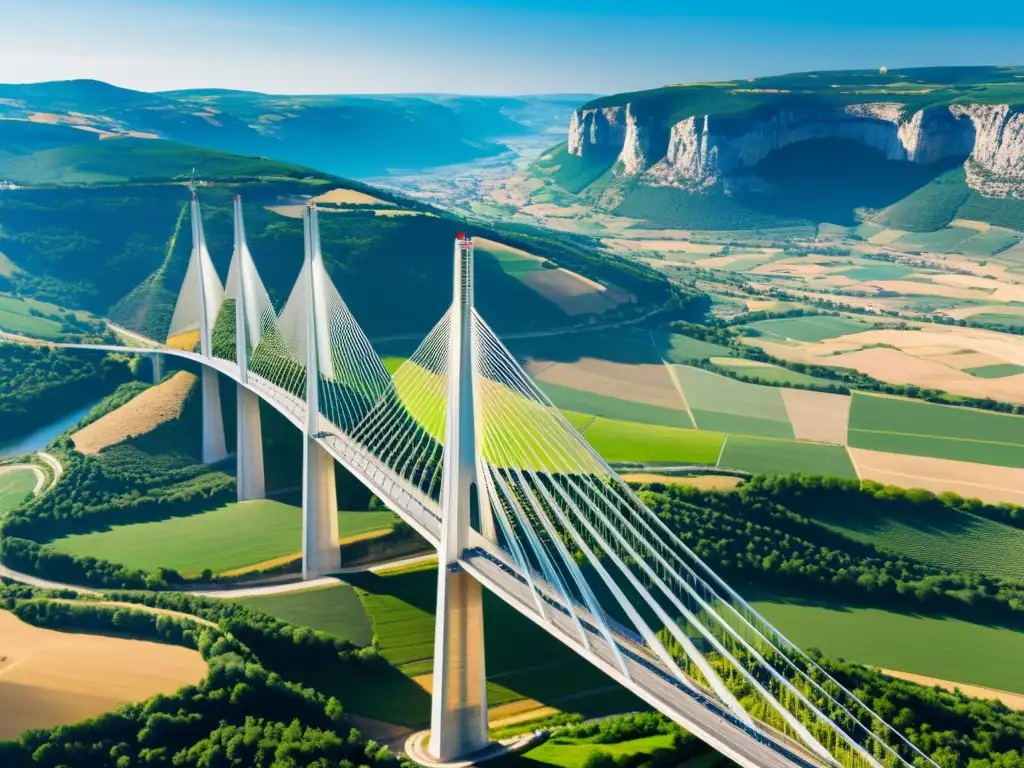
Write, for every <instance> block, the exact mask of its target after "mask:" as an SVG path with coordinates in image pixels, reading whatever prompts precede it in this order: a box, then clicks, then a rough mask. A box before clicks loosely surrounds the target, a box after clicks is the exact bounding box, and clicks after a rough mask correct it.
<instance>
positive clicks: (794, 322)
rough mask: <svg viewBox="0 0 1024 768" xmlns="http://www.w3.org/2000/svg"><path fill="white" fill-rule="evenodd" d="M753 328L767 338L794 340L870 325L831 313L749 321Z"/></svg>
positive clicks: (821, 337)
mask: <svg viewBox="0 0 1024 768" xmlns="http://www.w3.org/2000/svg"><path fill="white" fill-rule="evenodd" d="M746 327H747V328H753V329H755V330H756V331H758V332H759V333H760V334H763V335H765V336H768V337H769V338H776V339H783V340H795V341H823V340H825V339H835V338H837V337H839V336H846V335H847V334H850V333H860V332H861V331H867V330H870V328H871V325H870V324H868V323H865V322H864V321H862V320H851V319H849V318H846V317H833V316H832V315H810V316H807V317H785V318H781V319H778V320H760V321H758V322H756V323H750V324H749V325H748V326H746Z"/></svg>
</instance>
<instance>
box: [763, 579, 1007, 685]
mask: <svg viewBox="0 0 1024 768" xmlns="http://www.w3.org/2000/svg"><path fill="white" fill-rule="evenodd" d="M750 597H751V596H748V600H749V598H750ZM750 602H751V604H752V605H753V607H754V609H755V610H757V611H758V612H759V613H761V614H762V615H763V616H764V617H765V618H766V619H768V621H770V622H771V623H772V624H774V625H775V626H776V627H777V628H778V629H779V630H781V631H782V632H783V634H785V635H786V637H788V638H789V639H790V640H792V641H793V642H794V643H796V644H797V645H798V646H800V647H801V648H820V649H821V650H822V652H824V654H825V655H826V656H833V657H836V656H841V657H843V658H845V659H848V660H850V661H855V662H858V663H861V664H867V665H870V666H875V667H882V668H884V669H892V670H897V671H900V672H912V673H915V674H919V675H929V676H932V677H936V678H940V679H942V680H951V681H954V682H959V683H971V684H974V685H980V686H986V687H989V688H995V689H999V690H1004V691H1012V692H1017V693H1024V665H1020V664H1007V663H1006V660H1007V659H1017V658H1021V655H1022V654H1024V633H1021V632H1014V631H1013V630H1010V629H1004V628H1001V627H988V626H984V625H981V624H971V623H969V622H966V621H961V620H959V619H950V618H933V617H925V616H915V615H910V614H903V613H896V612H893V611H883V610H878V609H874V608H861V607H857V606H843V605H828V606H825V605H821V604H819V603H816V602H814V603H811V602H804V601H800V600H789V599H786V598H780V597H770V598H763V597H762V598H761V599H758V600H751V601H750Z"/></svg>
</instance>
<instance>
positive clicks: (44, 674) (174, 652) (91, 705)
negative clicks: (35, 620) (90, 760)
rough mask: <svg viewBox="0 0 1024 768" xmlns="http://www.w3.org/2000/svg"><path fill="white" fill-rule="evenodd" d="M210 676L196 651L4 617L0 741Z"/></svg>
mask: <svg viewBox="0 0 1024 768" xmlns="http://www.w3.org/2000/svg"><path fill="white" fill-rule="evenodd" d="M206 671H207V667H206V662H204V661H203V659H202V657H201V656H200V655H199V652H198V651H193V650H189V649H187V648H181V647H178V646H173V645H165V644H163V643H153V642H144V641H141V640H126V639H123V638H115V637H105V636H103V635H89V634H73V633H68V632H57V631H54V630H52V629H43V628H40V627H34V626H32V625H30V624H26V623H24V622H23V621H21V620H20V619H18V618H17V617H16V616H14V614H12V613H8V612H7V611H0V712H3V713H4V716H3V717H2V718H0V741H2V740H4V739H15V738H17V737H18V736H19V735H20V734H21V733H23V732H24V731H26V730H28V729H30V728H48V727H52V726H55V725H63V724H71V723H75V722H79V721H81V720H85V719H86V718H89V717H95V716H97V715H99V714H102V713H104V712H109V711H111V710H113V709H116V708H117V707H119V706H120V705H122V704H125V703H127V702H134V701H144V700H146V699H148V698H150V697H151V696H155V695H156V694H158V693H172V692H174V691H176V690H178V689H179V688H181V687H182V686H185V685H195V684H196V683H198V682H199V681H200V680H202V679H203V678H204V677H205V676H206Z"/></svg>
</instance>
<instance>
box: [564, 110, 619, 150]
mask: <svg viewBox="0 0 1024 768" xmlns="http://www.w3.org/2000/svg"><path fill="white" fill-rule="evenodd" d="M627 108H628V105H627V106H626V107H605V108H603V109H577V110H576V111H575V112H573V113H572V119H571V120H570V121H569V152H570V153H571V154H574V155H579V156H580V157H583V156H584V155H591V154H607V152H608V151H609V149H614V151H615V152H616V153H618V152H620V151H621V150H622V145H623V142H624V141H625V138H626V110H627Z"/></svg>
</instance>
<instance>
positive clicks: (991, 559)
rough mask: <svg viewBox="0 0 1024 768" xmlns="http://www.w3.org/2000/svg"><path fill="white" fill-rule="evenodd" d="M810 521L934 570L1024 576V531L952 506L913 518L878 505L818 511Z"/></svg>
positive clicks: (906, 512)
mask: <svg viewBox="0 0 1024 768" xmlns="http://www.w3.org/2000/svg"><path fill="white" fill-rule="evenodd" d="M814 514H815V519H817V520H818V521H819V522H821V523H823V524H824V525H827V526H828V527H829V528H832V529H833V530H837V531H839V532H841V533H842V534H844V535H845V536H848V537H850V538H851V539H854V540H856V541H862V542H865V543H868V544H875V545H877V546H879V547H881V548H882V549H886V550H889V551H890V552H896V553H898V554H901V555H906V556H907V557H911V558H914V559H915V560H920V561H921V562H923V563H927V564H928V565H934V566H936V567H938V568H952V569H953V570H957V571H971V572H974V573H981V574H985V575H987V576H994V577H997V578H1003V579H1015V580H1018V581H1020V580H1024V558H1022V557H1021V553H1022V552H1024V530H1021V529H1020V528H1014V527H1012V526H1009V525H1005V524H1003V523H999V522H996V521H994V520H989V519H987V518H983V517H977V516H976V515H971V514H968V513H966V512H959V511H956V510H953V509H938V510H936V509H929V510H928V513H927V515H926V516H922V517H913V516H912V514H911V513H910V512H908V511H907V510H904V509H901V510H900V513H899V514H898V515H887V514H886V513H885V511H884V507H883V506H881V505H878V506H871V507H870V508H859V509H858V510H857V511H856V513H855V514H851V511H850V510H843V509H821V510H817V511H816V512H815V513H814Z"/></svg>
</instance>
